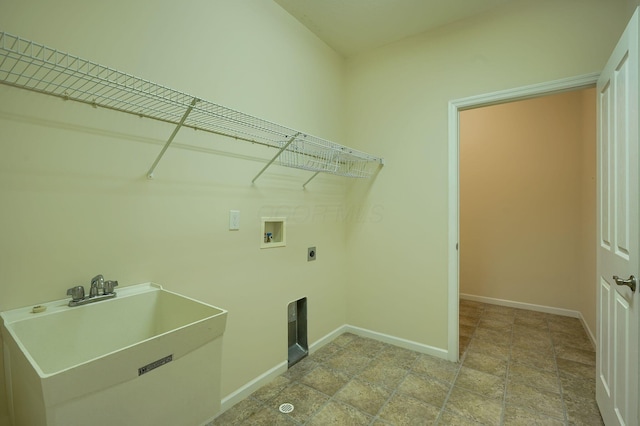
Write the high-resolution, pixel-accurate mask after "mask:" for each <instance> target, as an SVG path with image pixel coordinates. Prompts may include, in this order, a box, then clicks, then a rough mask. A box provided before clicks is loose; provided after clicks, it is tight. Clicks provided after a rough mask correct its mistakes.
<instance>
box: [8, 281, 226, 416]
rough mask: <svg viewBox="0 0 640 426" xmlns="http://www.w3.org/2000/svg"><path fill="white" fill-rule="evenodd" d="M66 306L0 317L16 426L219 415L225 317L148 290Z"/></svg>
mask: <svg viewBox="0 0 640 426" xmlns="http://www.w3.org/2000/svg"><path fill="white" fill-rule="evenodd" d="M68 301H69V299H65V300H60V301H56V302H49V303H46V304H43V305H41V306H42V307H45V308H46V310H45V311H44V312H41V313H33V311H34V309H33V307H29V308H23V309H16V310H12V311H6V312H2V313H0V317H1V318H2V320H3V325H2V337H3V344H4V355H5V370H6V376H7V394H8V396H9V402H10V404H9V405H10V408H9V409H10V416H11V418H12V419H13V423H14V425H15V426H21V425H29V426H35V425H46V426H50V425H65V426H71V425H87V424H91V425H114V424H135V425H157V424H181V425H198V424H203V423H204V422H206V421H207V420H210V419H211V418H213V417H214V416H215V414H216V413H217V412H218V411H219V408H220V370H221V365H220V364H221V350H222V335H223V333H224V330H225V326H226V318H227V311H225V310H223V309H220V308H217V307H215V306H211V305H209V304H206V303H203V302H199V301H197V300H194V299H191V298H189V297H185V296H182V295H180V294H177V293H174V292H171V291H168V290H165V289H163V288H162V287H161V286H159V285H157V284H154V283H146V284H139V285H135V286H129V287H123V288H122V289H120V290H119V291H118V295H117V297H115V298H113V299H109V300H105V301H101V302H96V303H93V304H88V305H84V306H76V307H69V306H67V303H68ZM38 310H39V309H38Z"/></svg>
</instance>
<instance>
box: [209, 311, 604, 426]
mask: <svg viewBox="0 0 640 426" xmlns="http://www.w3.org/2000/svg"><path fill="white" fill-rule="evenodd" d="M460 354H461V357H460V362H458V363H451V362H448V361H444V360H441V359H438V358H435V357H432V356H429V355H424V354H420V353H417V352H413V351H409V350H406V349H402V348H398V347H395V346H392V345H388V344H385V343H381V342H378V341H376V340H371V339H367V338H363V337H359V336H356V335H353V334H350V333H347V334H343V335H341V336H339V337H338V338H336V339H335V340H334V341H333V342H331V343H329V344H327V345H326V346H324V347H323V348H321V349H320V350H318V351H317V352H315V353H314V354H313V355H311V356H309V357H307V358H305V359H303V360H302V361H300V362H299V363H298V364H296V365H295V366H293V367H292V368H290V369H289V370H288V371H287V372H286V373H284V374H283V375H281V376H279V377H277V378H276V379H275V380H274V381H272V382H271V383H269V384H268V385H266V386H264V387H262V388H261V389H259V390H258V391H256V392H254V393H253V394H252V395H251V396H249V397H248V398H246V399H245V400H243V401H241V402H240V403H238V404H237V405H236V406H234V407H232V408H231V409H230V410H228V411H227V412H225V413H223V414H222V415H221V416H219V417H218V418H217V419H215V420H214V421H213V422H212V423H211V425H269V426H272V425H349V426H350V425H354V426H355V425H374V426H383V425H432V424H437V425H478V424H484V425H602V424H603V423H602V419H601V417H600V414H599V412H598V409H597V406H596V403H595V367H594V365H595V352H594V350H593V346H592V344H591V342H590V340H589V339H588V337H587V335H586V333H585V331H584V329H583V327H582V325H581V323H580V321H579V320H578V319H575V318H568V317H562V316H557V315H549V314H544V313H540V312H533V311H527V310H522V309H513V308H507V307H503V306H497V305H488V304H483V303H478V302H471V301H466V300H462V301H461V302H460ZM285 402H289V403H292V404H293V405H294V407H295V408H294V410H293V411H292V412H291V413H289V414H282V413H280V412H279V411H278V407H279V405H280V404H282V403H285Z"/></svg>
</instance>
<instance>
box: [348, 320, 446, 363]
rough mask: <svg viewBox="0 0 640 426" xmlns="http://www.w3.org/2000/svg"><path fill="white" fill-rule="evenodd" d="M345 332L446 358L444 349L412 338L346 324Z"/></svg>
mask: <svg viewBox="0 0 640 426" xmlns="http://www.w3.org/2000/svg"><path fill="white" fill-rule="evenodd" d="M344 327H345V332H349V333H353V334H355V335H357V336H361V337H368V338H369V339H374V340H378V341H380V342H383V343H388V344H390V345H394V346H399V347H401V348H405V349H410V350H412V351H416V352H420V353H422V354H427V355H432V356H435V357H438V358H442V359H448V358H447V357H448V355H449V353H448V351H447V350H446V349H441V348H436V347H434V346H429V345H425V344H423V343H418V342H414V341H413V340H407V339H402V338H400V337H395V336H391V335H389V334H384V333H378V332H377V331H371V330H367V329H365V328H360V327H356V326H353V325H346V326H344Z"/></svg>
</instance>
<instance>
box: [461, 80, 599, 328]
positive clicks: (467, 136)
mask: <svg viewBox="0 0 640 426" xmlns="http://www.w3.org/2000/svg"><path fill="white" fill-rule="evenodd" d="M595 110H596V106H595V89H588V90H583V91H573V92H568V93H563V94H558V95H553V96H546V97H541V98H536V99H530V100H526V101H519V102H512V103H507V104H501V105H495V106H490V107H485V108H478V109H472V110H467V111H463V112H461V114H460V292H461V293H464V294H470V295H475V296H483V297H490V298H496V299H504V300H509V301H514V302H521V303H528V304H535V305H543V306H548V307H554V308H561V309H568V310H573V311H579V312H581V313H583V315H584V316H585V318H589V319H593V318H594V317H595V311H596V306H595V262H594V261H593V258H592V256H591V254H592V253H595V242H594V241H595V180H594V176H595V140H596V131H595ZM587 294H588V295H589V296H590V297H589V296H586V295H587ZM589 327H590V328H591V330H592V332H593V333H594V335H595V323H593V324H591V323H590V324H589Z"/></svg>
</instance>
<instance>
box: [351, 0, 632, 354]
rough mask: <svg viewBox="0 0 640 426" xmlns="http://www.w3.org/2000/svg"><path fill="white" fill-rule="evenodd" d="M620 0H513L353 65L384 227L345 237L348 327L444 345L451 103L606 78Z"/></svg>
mask: <svg viewBox="0 0 640 426" xmlns="http://www.w3.org/2000/svg"><path fill="white" fill-rule="evenodd" d="M629 17H630V12H629V10H628V8H627V4H626V2H625V1H619V2H610V1H600V0H588V1H577V0H569V1H560V2H559V1H554V0H543V1H539V2H519V1H516V2H512V3H509V4H508V5H506V6H504V7H501V8H497V9H495V10H493V11H491V12H488V13H486V14H483V15H481V16H477V17H474V18H470V19H467V20H464V21H460V22H457V23H454V24H452V25H450V26H447V27H445V28H442V29H439V30H435V31H432V32H429V33H425V34H422V35H420V36H416V37H413V38H410V39H407V40H404V41H401V42H398V43H394V44H391V45H389V46H385V47H383V48H380V49H377V50H375V51H372V52H369V53H365V54H363V55H360V56H358V57H355V58H352V59H350V60H348V62H347V86H346V87H347V139H348V140H349V141H350V143H352V144H354V145H356V146H359V147H362V148H365V149H367V150H369V151H372V152H376V153H377V154H378V155H381V156H384V157H385V158H386V160H387V165H386V166H385V167H384V169H383V171H382V172H381V173H380V174H379V176H378V177H377V179H376V181H375V183H374V184H373V185H371V186H370V187H368V186H367V183H366V182H363V183H361V185H362V187H358V188H354V189H353V191H354V193H357V194H358V195H360V196H363V197H364V200H365V202H367V203H369V204H370V205H378V204H379V205H381V206H382V207H383V211H384V219H383V221H382V223H379V224H376V223H363V224H359V225H358V226H354V227H351V228H350V229H349V233H350V236H351V240H350V241H349V256H350V257H349V259H350V265H351V267H350V269H349V273H350V279H349V281H350V283H351V285H350V286H349V288H348V294H349V311H348V314H347V320H348V321H349V323H351V324H354V325H357V326H360V327H365V328H371V329H375V330H380V331H383V332H385V333H388V334H391V335H394V336H399V337H403V338H406V339H411V340H415V341H418V342H421V343H424V344H427V345H431V346H435V347H439V348H446V347H447V306H448V297H447V285H448V279H449V276H448V272H447V268H448V262H449V259H448V255H447V247H448V243H449V242H448V236H447V235H448V215H449V212H448V209H447V205H448V189H447V180H448V172H449V171H448V139H447V137H448V133H447V125H448V120H447V111H448V109H447V106H448V102H449V101H451V100H454V99H461V98H466V97H469V96H473V95H480V94H485V93H491V92H494V91H498V90H503V89H510V88H516V87H521V86H525V85H529V84H534V83H540V82H545V81H551V80H556V79H560V78H564V77H570V76H576V75H582V74H587V73H591V72H599V71H600V70H601V69H602V67H603V66H604V63H605V61H606V59H607V58H608V55H609V52H610V51H611V50H612V49H613V46H614V45H615V43H616V41H617V39H618V37H619V36H620V34H621V33H622V31H623V29H624V27H625V25H626V22H627V20H628V18H629Z"/></svg>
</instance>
